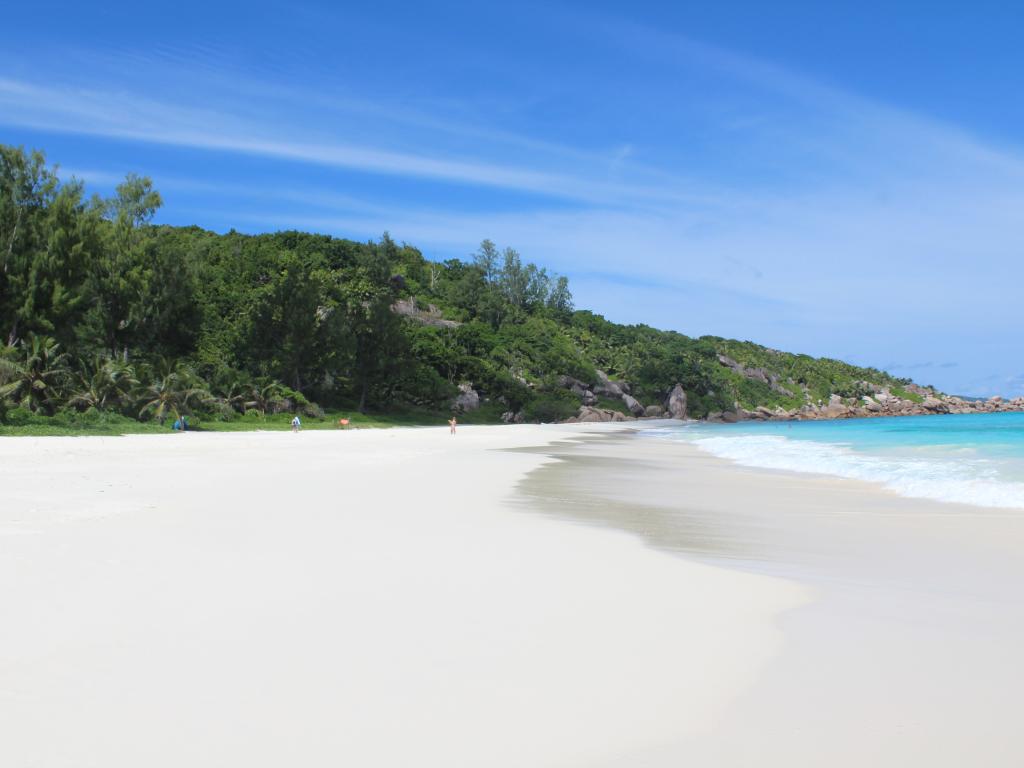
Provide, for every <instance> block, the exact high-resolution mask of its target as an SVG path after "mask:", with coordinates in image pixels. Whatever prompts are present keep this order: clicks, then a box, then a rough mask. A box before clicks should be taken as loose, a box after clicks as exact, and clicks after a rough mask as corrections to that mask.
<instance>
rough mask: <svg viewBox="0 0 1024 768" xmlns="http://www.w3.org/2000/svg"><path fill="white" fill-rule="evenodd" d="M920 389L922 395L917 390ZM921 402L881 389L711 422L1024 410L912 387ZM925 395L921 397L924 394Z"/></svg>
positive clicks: (1014, 403)
mask: <svg viewBox="0 0 1024 768" xmlns="http://www.w3.org/2000/svg"><path fill="white" fill-rule="evenodd" d="M916 390H920V392H918V391H916ZM906 391H907V392H912V394H914V395H916V396H917V398H918V399H908V398H901V397H897V396H896V395H893V394H892V393H891V392H890V391H889V390H887V389H884V388H883V389H880V391H878V392H876V393H875V394H874V395H873V396H871V395H864V396H863V397H861V398H860V400H855V399H852V398H851V399H844V398H842V397H840V396H839V395H836V394H833V395H832V396H830V397H829V400H828V403H824V404H823V403H818V404H815V403H806V404H805V405H802V406H801V407H800V408H793V409H790V410H785V409H783V408H781V407H777V408H775V409H770V408H767V407H766V406H758V407H757V408H754V409H753V410H747V409H745V408H742V407H740V406H739V405H738V404H737V405H736V406H735V409H734V410H732V411H725V412H716V413H709V414H708V415H707V420H708V421H718V422H728V423H732V422H736V421H817V420H826V419H862V418H871V417H877V416H925V415H930V414H942V413H997V412H1010V411H1024V397H1017V398H1014V399H1012V400H1004V399H1003V398H1001V397H994V398H989V399H988V400H967V399H965V398H961V397H955V396H953V395H943V394H940V393H938V392H935V391H933V390H930V389H925V388H923V387H915V388H914V390H913V391H912V390H911V388H910V387H907V388H906ZM922 392H923V393H926V394H921V393H922Z"/></svg>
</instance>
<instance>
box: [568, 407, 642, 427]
mask: <svg viewBox="0 0 1024 768" xmlns="http://www.w3.org/2000/svg"><path fill="white" fill-rule="evenodd" d="M597 421H632V417H630V416H626V415H625V414H623V413H620V412H619V411H613V410H611V409H610V408H594V407H592V406H589V405H583V406H580V412H579V413H578V414H577V415H576V416H573V417H572V418H570V419H566V422H567V423H570V424H577V423H587V422H597Z"/></svg>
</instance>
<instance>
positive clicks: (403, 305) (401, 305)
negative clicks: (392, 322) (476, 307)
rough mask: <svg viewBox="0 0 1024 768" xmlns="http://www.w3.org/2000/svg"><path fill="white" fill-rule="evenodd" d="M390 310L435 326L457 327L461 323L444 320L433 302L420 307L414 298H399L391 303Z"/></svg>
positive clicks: (418, 321)
mask: <svg viewBox="0 0 1024 768" xmlns="http://www.w3.org/2000/svg"><path fill="white" fill-rule="evenodd" d="M391 311H392V312H394V313H395V314H396V315H402V317H408V318H409V319H410V320H415V321H416V322H417V323H421V324H423V325H432V326H434V327H435V328H458V327H459V326H460V325H462V323H459V322H456V321H455V320H446V319H445V318H444V317H442V315H441V310H440V309H438V308H437V307H436V306H434V305H433V304H428V305H427V306H426V308H425V309H424V308H423V307H420V306H419V305H418V304H417V303H416V299H415V298H411V299H399V300H398V301H396V302H395V303H394V304H392V305H391Z"/></svg>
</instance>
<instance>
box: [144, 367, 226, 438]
mask: <svg viewBox="0 0 1024 768" xmlns="http://www.w3.org/2000/svg"><path fill="white" fill-rule="evenodd" d="M139 396H140V400H141V402H142V403H143V405H142V408H141V409H140V410H139V418H143V417H145V416H146V415H152V416H153V418H155V419H156V420H157V421H159V422H160V423H161V424H163V422H164V419H166V418H167V416H168V415H171V416H174V418H175V419H176V420H177V421H179V422H180V423H181V425H182V426H183V427H184V425H185V421H184V417H185V416H187V415H189V414H190V413H191V412H192V409H193V407H194V406H196V405H199V404H201V403H203V402H204V401H208V400H209V399H211V396H210V393H209V392H207V391H206V389H205V388H204V387H203V386H202V382H201V381H200V380H199V379H198V377H197V376H196V375H195V373H194V372H193V371H192V369H191V368H189V367H188V366H187V365H185V364H184V363H182V362H180V361H178V362H175V363H173V364H172V363H169V362H168V361H163V363H162V365H160V366H158V371H157V373H156V377H155V378H154V379H153V380H152V381H151V382H150V383H149V384H147V385H146V386H145V387H143V388H142V390H141V391H140V392H139Z"/></svg>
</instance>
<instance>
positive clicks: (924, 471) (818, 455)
mask: <svg viewBox="0 0 1024 768" xmlns="http://www.w3.org/2000/svg"><path fill="white" fill-rule="evenodd" d="M674 436H675V435H674ZM684 439H685V438H684ZM687 442H692V443H693V444H694V445H696V446H698V447H700V448H702V449H703V450H705V451H707V452H709V453H711V454H713V455H715V456H719V457H721V458H724V459H729V460H731V461H734V462H736V463H737V464H741V465H745V466H748V467H759V468H764V469H777V470H788V471H791V472H805V473H814V474H823V475H833V476H837V477H845V478H851V479H854V480H863V481H866V482H871V483H878V484H881V485H883V486H884V487H886V488H888V489H890V490H892V491H895V492H896V493H898V494H901V495H903V496H909V497H915V498H922V499H934V500H936V501H944V502H954V503H963V504H973V505H975V506H983V507H996V508H1001V509H1022V510H1024V483H1021V482H1015V481H1011V480H1007V479H1005V478H1004V479H1001V478H1000V472H999V470H998V467H997V465H996V464H995V463H994V462H992V461H990V460H986V459H977V460H970V459H965V458H963V457H958V458H954V457H953V456H952V455H951V456H949V457H948V458H936V457H934V456H930V457H929V458H915V457H906V456H900V457H894V456H879V455H871V454H866V453H861V452H858V451H854V450H852V449H850V448H849V447H847V446H843V445H838V444H834V443H824V442H816V441H813V440H790V439H788V438H786V437H782V436H779V435H749V434H743V435H735V436H701V437H697V436H694V437H693V439H689V440H687Z"/></svg>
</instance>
